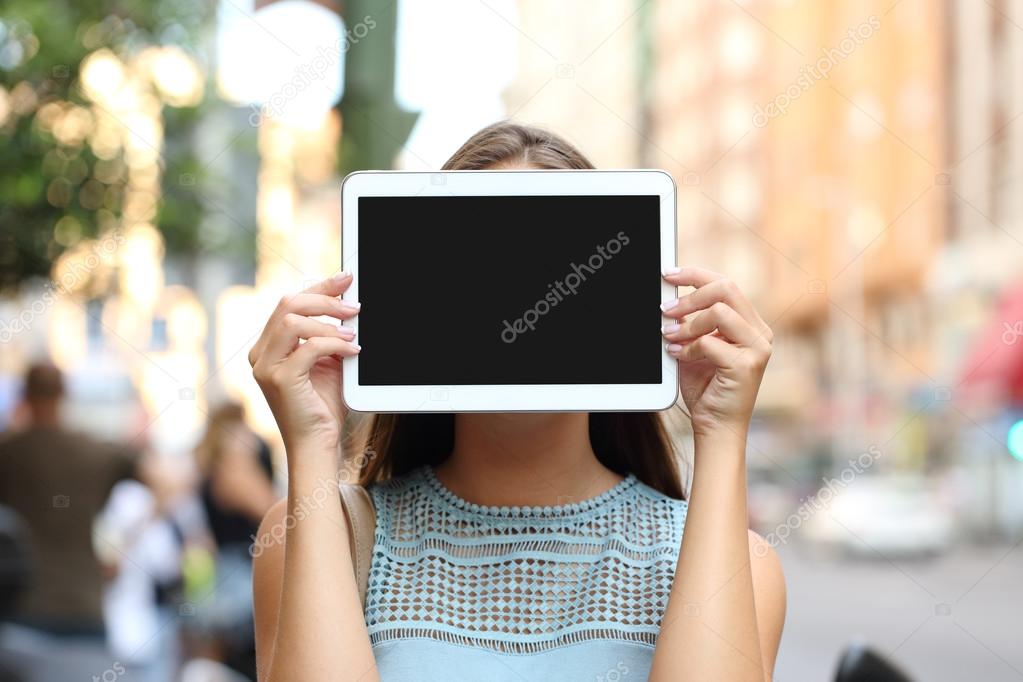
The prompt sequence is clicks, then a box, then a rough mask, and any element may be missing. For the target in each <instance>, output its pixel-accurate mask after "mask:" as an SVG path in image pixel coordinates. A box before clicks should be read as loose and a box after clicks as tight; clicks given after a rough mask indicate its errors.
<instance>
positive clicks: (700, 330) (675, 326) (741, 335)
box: [661, 301, 761, 347]
mask: <svg viewBox="0 0 1023 682" xmlns="http://www.w3.org/2000/svg"><path fill="white" fill-rule="evenodd" d="M661 330H662V332H663V333H664V338H665V339H667V340H668V341H670V342H673V343H684V342H688V341H693V340H695V339H698V338H699V337H701V336H703V335H704V334H710V333H711V332H713V331H714V330H717V331H719V332H720V333H721V335H722V336H723V337H725V339H726V340H727V341H731V342H733V343H737V344H739V345H741V346H747V347H749V346H753V345H754V344H757V343H759V342H760V340H761V335H760V333H759V332H758V331H757V330H756V329H754V328H753V326H752V325H750V323H749V322H747V321H746V320H745V319H743V317H742V316H741V315H739V313H737V312H735V310H733V309H732V308H731V307H729V305H728V304H727V303H722V302H720V301H719V302H717V303H714V304H712V305H711V306H710V307H709V308H707V309H706V310H702V311H700V312H698V313H696V314H694V315H690V316H688V317H686V318H685V319H684V320H682V321H681V322H674V323H671V324H666V325H664V327H662V328H661Z"/></svg>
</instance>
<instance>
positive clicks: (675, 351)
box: [667, 334, 737, 367]
mask: <svg viewBox="0 0 1023 682" xmlns="http://www.w3.org/2000/svg"><path fill="white" fill-rule="evenodd" d="M667 350H668V355H671V356H672V357H674V358H678V360H679V361H680V362H697V361H699V360H707V361H708V362H710V363H711V364H712V365H714V366H715V367H729V366H730V365H731V363H732V358H734V357H735V356H736V353H737V351H736V348H735V346H733V345H731V344H730V343H728V342H727V341H725V340H724V339H722V338H719V337H717V336H711V335H709V334H708V335H706V336H701V337H700V338H698V339H696V340H695V341H693V342H692V343H686V344H677V343H671V344H668V346H667Z"/></svg>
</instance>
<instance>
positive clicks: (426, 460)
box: [353, 121, 685, 499]
mask: <svg viewBox="0 0 1023 682" xmlns="http://www.w3.org/2000/svg"><path fill="white" fill-rule="evenodd" d="M511 165H521V166H527V167H532V168H540V169H561V170H564V169H590V168H593V167H594V166H593V164H592V163H590V161H589V159H587V158H586V157H585V156H583V154H582V153H581V152H580V151H579V150H578V149H576V148H575V147H574V146H573V145H572V144H570V143H569V142H567V141H565V140H564V139H562V138H561V137H559V136H557V135H555V134H553V133H551V132H548V131H546V130H543V129H541V128H535V127H532V126H526V125H521V124H518V123H512V122H509V121H502V122H499V123H494V124H492V125H489V126H487V127H486V128H484V129H482V130H480V131H479V132H477V133H476V134H475V135H473V136H472V137H470V138H469V139H468V140H466V142H465V144H463V145H462V146H461V147H460V148H459V149H458V151H456V152H455V153H454V154H453V155H452V156H451V158H450V159H448V160H447V162H446V163H445V164H444V165H443V167H442V170H494V169H498V168H501V167H503V166H511ZM353 436H354V438H353V440H354V442H355V444H356V445H357V447H359V448H361V449H362V451H363V453H365V456H363V457H360V458H359V460H360V461H359V462H358V464H359V467H360V469H359V483H360V484H362V485H369V484H370V483H373V482H375V481H379V480H385V479H387V478H391V477H393V476H401V475H402V474H405V473H407V472H409V471H411V470H413V469H415V468H417V467H419V466H422V465H424V464H430V465H437V464H440V463H441V462H443V461H444V460H445V459H446V458H447V457H448V456H449V455H450V454H451V450H452V448H453V447H454V444H455V416H454V415H453V414H377V415H373V416H372V417H370V418H369V419H367V420H364V421H363V422H361V423H360V424H359V425H358V427H357V428H356V430H355V432H354V434H353ZM590 445H591V446H592V447H593V451H594V453H596V455H597V459H598V460H600V462H601V464H603V465H604V466H606V467H607V468H608V469H611V470H612V471H614V472H616V473H618V474H620V475H622V476H625V475H627V474H629V473H632V474H635V476H636V478H638V479H639V480H640V481H642V482H643V483H646V484H647V485H649V486H650V487H652V488H654V489H656V490H659V491H660V492H662V493H664V494H665V495H668V496H670V497H674V498H676V499H683V498H684V497H685V493H684V489H683V485H682V480H681V478H680V475H679V467H678V459H677V457H676V455H675V451H674V448H673V447H672V443H671V438H670V436H669V434H668V430H667V429H666V428H665V425H664V422H663V421H662V419H661V415H660V414H659V413H657V412H593V413H591V414H590Z"/></svg>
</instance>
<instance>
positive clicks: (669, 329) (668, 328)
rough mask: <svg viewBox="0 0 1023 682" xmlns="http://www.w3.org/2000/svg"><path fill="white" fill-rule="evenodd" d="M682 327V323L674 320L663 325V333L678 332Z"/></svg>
mask: <svg viewBox="0 0 1023 682" xmlns="http://www.w3.org/2000/svg"><path fill="white" fill-rule="evenodd" d="M681 328H682V325H680V324H678V323H677V322H672V323H671V324H666V325H664V326H663V327H661V333H662V334H674V333H675V332H677V331H678V330H679V329H681Z"/></svg>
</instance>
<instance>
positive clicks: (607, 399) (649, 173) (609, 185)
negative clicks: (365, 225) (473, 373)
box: [341, 170, 678, 412]
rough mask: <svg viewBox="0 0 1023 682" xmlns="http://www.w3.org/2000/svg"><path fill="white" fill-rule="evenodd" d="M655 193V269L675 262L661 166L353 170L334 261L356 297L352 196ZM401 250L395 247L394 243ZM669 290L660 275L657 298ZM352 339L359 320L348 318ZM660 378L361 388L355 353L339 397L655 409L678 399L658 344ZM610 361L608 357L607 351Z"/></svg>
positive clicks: (667, 186)
mask: <svg viewBox="0 0 1023 682" xmlns="http://www.w3.org/2000/svg"><path fill="white" fill-rule="evenodd" d="M622 194H624V195H631V194H636V195H657V196H659V197H660V199H661V201H660V217H661V226H660V227H661V229H660V235H661V269H662V271H663V270H665V269H667V268H671V267H674V266H675V265H676V254H675V249H676V244H677V241H676V225H675V211H676V208H675V203H676V199H675V182H674V180H673V179H672V177H671V175H669V174H668V173H667V172H665V171H662V170H585V171H574V170H506V171H505V170H501V171H438V172H415V171H357V172H355V173H351V174H349V175H348V176H347V177H345V179H344V181H343V182H342V184H341V226H342V238H341V245H342V246H341V260H342V266H343V268H344V269H345V270H347V271H349V272H351V273H352V274H353V275H354V281H353V282H352V285H351V287H349V289H348V291H346V292H345V294H344V296H343V298H344V299H345V300H350V301H358V300H359V213H358V206H359V201H358V200H359V197H364V196H388V197H390V196H452V195H454V196H462V195H469V196H473V195H475V196H498V195H501V196H530V195H622ZM396 246H397V247H398V248H400V245H396ZM675 295H676V290H675V287H673V286H671V285H669V284H667V283H665V282H664V281H663V280H662V281H661V300H668V299H671V298H673V297H674V296H675ZM347 324H350V325H351V326H352V327H354V329H355V332H356V342H358V338H359V337H358V331H359V318H358V317H355V318H354V319H353V320H351V321H349V322H348V323H347ZM660 353H661V364H662V367H663V371H662V372H661V383H660V384H557V385H553V384H541V385H512V386H509V385H450V386H443V385H439V386H360V385H359V358H358V356H353V357H349V358H345V360H344V363H343V398H344V401H345V404H346V405H347V406H348V407H349V408H350V409H352V410H355V411H357V412H552V411H553V412H573V411H585V412H596V411H615V412H619V411H623V412H624V411H656V410H663V409H666V408H668V407H671V406H672V405H673V404H674V403H675V401H676V400H677V398H678V363H677V361H676V360H674V359H673V358H672V357H671V356H669V355H668V354H667V351H666V350H665V347H664V344H663V343H661V345H660ZM609 361H611V362H613V361H614V358H613V355H612V356H611V357H609Z"/></svg>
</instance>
